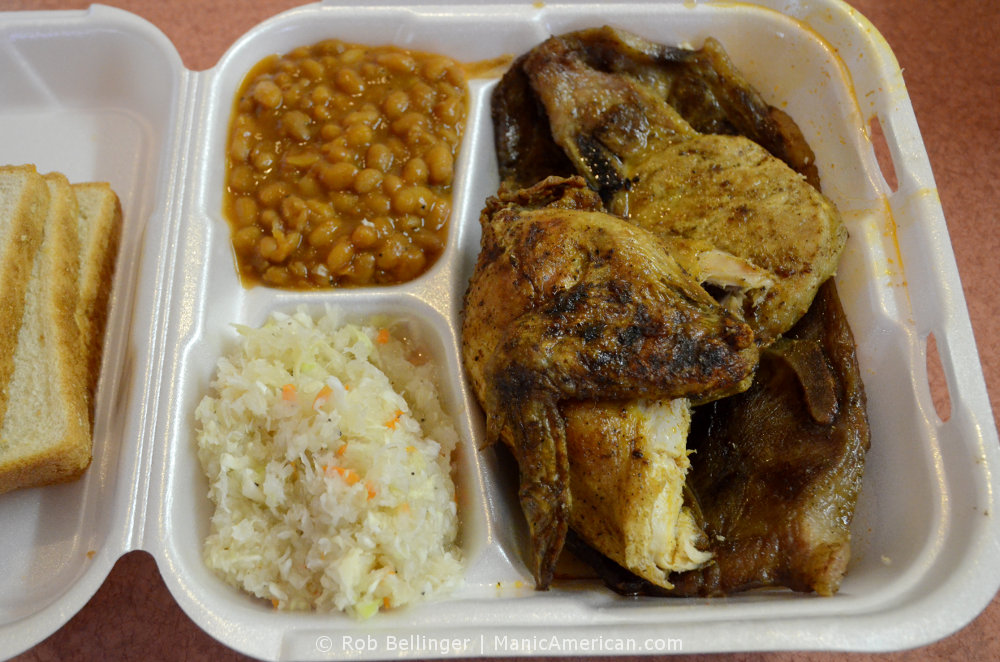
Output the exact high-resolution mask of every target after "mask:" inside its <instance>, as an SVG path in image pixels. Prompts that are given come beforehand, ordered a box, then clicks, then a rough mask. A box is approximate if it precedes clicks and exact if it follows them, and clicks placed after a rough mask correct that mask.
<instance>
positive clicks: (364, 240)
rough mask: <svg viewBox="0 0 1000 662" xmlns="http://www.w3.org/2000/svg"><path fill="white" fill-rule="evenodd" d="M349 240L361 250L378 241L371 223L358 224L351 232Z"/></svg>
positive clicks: (376, 233)
mask: <svg viewBox="0 0 1000 662" xmlns="http://www.w3.org/2000/svg"><path fill="white" fill-rule="evenodd" d="M351 241H352V242H354V245H355V246H357V247H358V248H360V249H362V250H364V249H366V248H371V247H372V246H374V245H375V242H376V241H378V232H376V230H375V228H374V227H372V226H371V225H359V226H358V227H356V228H354V232H352V233H351Z"/></svg>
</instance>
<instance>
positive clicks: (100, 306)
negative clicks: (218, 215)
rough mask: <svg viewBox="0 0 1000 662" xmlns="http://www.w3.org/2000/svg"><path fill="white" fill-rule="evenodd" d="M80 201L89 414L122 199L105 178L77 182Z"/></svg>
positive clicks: (81, 311) (81, 321)
mask: <svg viewBox="0 0 1000 662" xmlns="http://www.w3.org/2000/svg"><path fill="white" fill-rule="evenodd" d="M73 190H74V191H75V193H76V198H77V201H78V202H79V205H80V288H79V292H80V295H79V299H78V302H77V308H76V320H77V324H78V325H79V327H80V334H81V337H82V339H83V342H84V351H85V352H86V354H87V392H88V400H89V410H90V415H91V417H93V402H94V397H95V395H96V392H97V382H98V379H99V377H100V373H101V360H102V355H103V347H104V332H105V329H106V327H107V320H108V304H109V299H110V295H111V284H112V281H113V280H114V272H115V263H116V261H117V257H118V247H119V244H120V243H121V231H122V208H121V202H120V201H119V199H118V196H117V195H115V192H114V191H113V190H112V189H111V186H110V185H109V184H107V183H106V182H88V183H84V184H75V185H74V186H73Z"/></svg>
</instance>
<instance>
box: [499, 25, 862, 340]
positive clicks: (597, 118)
mask: <svg viewBox="0 0 1000 662" xmlns="http://www.w3.org/2000/svg"><path fill="white" fill-rule="evenodd" d="M606 33H607V31H605V32H604V33H602V34H606ZM610 34H612V35H620V33H614V32H611V33H610ZM595 41H596V43H597V44H598V45H597V46H593V44H592V43H591V42H595ZM644 43H646V42H642V41H641V40H638V39H636V38H632V40H631V41H628V40H625V39H623V38H618V39H617V41H610V42H609V41H608V40H603V41H601V40H595V39H594V38H593V37H591V38H590V40H589V41H588V40H582V41H581V39H580V38H579V37H577V36H573V35H570V36H569V37H553V38H551V39H549V40H547V41H546V42H544V43H543V44H542V45H540V46H538V47H536V48H535V49H533V50H532V51H530V52H529V53H528V54H527V55H526V56H524V57H523V58H522V59H521V60H519V63H518V65H519V67H518V73H517V74H516V75H517V76H521V75H523V76H524V78H525V79H526V80H527V82H528V83H529V84H530V86H531V91H532V92H533V94H534V97H535V98H536V99H537V101H538V103H539V104H540V108H541V111H535V112H543V113H544V115H545V117H546V119H547V120H548V127H549V130H550V132H551V137H552V139H553V141H554V142H555V143H556V144H557V145H558V146H559V147H560V148H561V149H562V151H563V153H564V154H565V156H566V157H567V159H568V161H569V163H570V164H572V166H573V167H574V168H575V169H576V170H577V171H578V172H579V173H581V174H583V175H584V176H585V177H586V179H587V181H588V183H589V184H590V185H591V187H592V188H594V189H595V190H597V191H598V192H600V194H601V195H602V197H603V199H604V200H605V201H606V203H607V206H608V210H609V211H610V212H611V213H613V214H615V215H618V216H621V217H623V218H626V219H628V220H630V221H631V222H633V223H635V224H637V225H640V226H642V227H643V228H646V229H647V230H650V231H651V232H653V233H654V234H656V235H658V236H660V237H661V238H663V239H664V240H666V241H670V240H672V239H677V238H680V239H684V240H688V241H694V242H698V243H699V244H701V245H703V246H704V245H707V246H708V247H710V248H711V249H714V250H715V251H717V252H718V253H725V254H728V255H730V256H732V258H731V259H730V260H729V261H728V264H730V265H731V266H734V267H737V270H736V273H735V274H729V273H719V272H716V280H715V282H712V281H708V280H705V279H699V280H701V282H704V283H706V284H714V285H719V286H720V287H721V289H722V291H723V292H724V293H725V294H729V295H733V294H735V295H738V296H737V297H736V298H735V299H733V301H734V302H735V306H734V309H735V308H736V307H740V308H741V310H740V313H741V314H742V315H743V317H744V319H745V320H746V321H747V322H748V324H750V326H751V327H752V328H753V330H754V332H755V335H756V337H757V341H758V343H760V344H761V345H766V344H768V343H770V342H772V341H773V340H774V339H775V338H777V337H778V336H780V335H781V334H782V333H783V332H785V331H787V330H788V329H789V328H791V326H792V325H793V324H795V322H796V321H797V320H798V319H799V318H800V317H801V316H802V315H803V314H804V313H805V311H806V309H807V308H808V306H809V303H810V302H811V301H812V298H813V297H814V296H815V294H816V291H817V289H818V288H819V285H820V284H821V283H822V282H823V281H825V280H826V279H827V278H829V277H830V276H831V275H832V274H833V273H834V271H835V269H836V265H837V262H838V260H839V257H840V253H841V252H842V250H843V247H844V244H845V242H846V239H847V232H846V230H845V228H844V225H843V223H842V221H841V219H840V215H839V214H838V212H837V210H836V208H835V207H834V205H833V204H832V203H831V202H830V201H829V200H827V199H826V198H825V197H824V196H823V195H822V194H821V193H820V192H819V191H818V190H817V189H816V188H815V187H814V186H812V185H810V184H809V182H808V181H806V179H805V178H804V176H803V175H801V174H799V173H797V172H796V171H795V170H793V169H792V168H791V167H789V166H788V165H787V164H786V163H784V162H783V161H782V160H780V159H779V158H777V157H775V156H774V155H772V154H771V153H770V152H769V151H768V150H767V149H765V148H764V147H762V146H761V145H759V144H757V143H756V142H754V141H752V140H750V139H749V138H746V137H744V136H739V135H717V134H704V133H701V132H699V131H696V130H695V129H694V128H693V127H692V126H691V124H689V123H688V122H687V121H686V120H685V119H684V118H683V117H682V116H681V114H680V113H679V112H678V111H677V110H676V109H675V108H674V107H673V106H672V105H671V104H670V103H669V102H668V98H669V96H670V91H669V90H667V91H664V90H663V89H660V88H662V87H663V81H662V80H659V79H655V78H654V77H653V76H652V74H650V73H648V71H649V69H650V67H649V66H646V65H644V66H645V68H643V67H639V65H636V66H633V67H631V68H630V67H628V66H626V65H625V64H623V62H628V61H629V59H628V58H627V57H625V55H627V54H628V53H630V52H637V51H639V49H638V47H636V44H644ZM581 44H582V45H581ZM609 44H611V45H614V44H619V45H620V47H621V48H629V49H631V50H627V51H626V54H625V55H621V54H619V57H618V59H615V58H614V57H613V56H612V55H611V54H610V53H612V52H613V49H612V48H611V46H610V45H609ZM588 48H589V49H590V50H588ZM660 48H663V47H660ZM651 50H653V48H652V46H650V47H648V48H647V51H651ZM712 52H713V53H714V51H712ZM664 57H666V56H664ZM706 57H707V56H706ZM588 58H590V60H592V61H596V62H597V63H598V64H601V65H604V66H606V67H609V68H611V69H612V71H604V70H600V69H597V68H594V66H592V64H591V62H590V61H588ZM647 59H648V58H647ZM707 59H711V58H707ZM716 59H718V58H716ZM637 72H638V73H637ZM726 80H728V79H726ZM717 87H720V88H721V89H723V90H725V89H728V88H727V87H726V86H724V85H721V84H720V85H717ZM510 88H511V89H513V90H519V91H521V92H523V88H522V87H520V86H519V85H518V84H516V80H515V81H514V82H512V83H511V85H510ZM720 96H724V95H721V93H720ZM730 96H736V95H735V93H734V94H731V95H730ZM700 98H702V99H704V98H705V95H704V94H703V95H702V96H701V97H700ZM713 98H714V97H713ZM727 98H728V97H727ZM515 101H516V100H515V99H511V100H509V102H510V103H511V104H513V103H515ZM498 109H499V110H503V104H495V110H498ZM720 112H721V111H720ZM706 123H707V124H708V125H709V127H710V128H711V126H714V124H713V121H706ZM738 123H740V122H738ZM715 124H717V122H715ZM742 124H744V125H746V126H749V127H751V128H753V127H754V126H755V124H754V122H753V121H751V120H746V121H743V122H742ZM768 126H770V125H768ZM538 131H540V129H535V132H536V133H537V132H538ZM760 132H761V131H758V133H760ZM779 134H780V132H779ZM781 135H783V134H781ZM532 140H534V139H533V138H530V137H526V140H525V142H526V143H527V142H532ZM501 143H502V144H503V145H505V146H506V147H504V150H503V151H501V158H502V159H503V158H504V156H505V155H506V159H507V161H511V159H515V160H516V158H517V156H518V155H524V154H526V152H525V148H524V147H523V146H522V147H517V148H512V147H510V145H511V141H510V140H504V139H503V137H502V136H501ZM782 144H784V143H782ZM780 146H781V144H779V147H780ZM519 150H520V151H519ZM785 151H786V152H791V153H792V154H793V156H794V157H795V158H799V159H804V160H808V159H807V157H804V156H801V155H799V154H798V152H794V150H791V149H790V148H788V149H785ZM790 158H791V157H790ZM803 167H804V168H805V166H803ZM683 248H684V246H683V245H681V246H680V248H678V249H675V253H677V257H678V259H679V260H680V261H681V262H685V258H683V257H682V256H681V255H680V253H679V252H678V251H680V250H683ZM687 261H688V262H691V261H694V262H697V261H698V260H697V258H696V257H695V258H687ZM747 270H749V271H752V272H755V273H756V274H757V275H758V276H759V277H758V278H757V279H756V282H755V284H744V285H741V284H740V283H739V280H740V278H739V272H740V271H747ZM694 275H695V277H696V278H697V277H698V276H699V274H697V273H694Z"/></svg>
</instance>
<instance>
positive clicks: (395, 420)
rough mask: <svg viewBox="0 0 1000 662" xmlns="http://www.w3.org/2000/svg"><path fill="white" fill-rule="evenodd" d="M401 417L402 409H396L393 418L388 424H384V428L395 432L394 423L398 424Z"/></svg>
mask: <svg viewBox="0 0 1000 662" xmlns="http://www.w3.org/2000/svg"><path fill="white" fill-rule="evenodd" d="M402 417H403V410H402V409H397V410H396V415H395V416H393V417H392V420H390V421H389V422H388V423H386V424H385V426H386V427H387V428H389V429H390V430H395V429H396V423H398V422H399V419H400V418H402Z"/></svg>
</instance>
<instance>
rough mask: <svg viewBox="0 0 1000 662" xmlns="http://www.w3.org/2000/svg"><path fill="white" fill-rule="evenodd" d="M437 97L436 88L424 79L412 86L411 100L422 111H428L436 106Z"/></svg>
mask: <svg viewBox="0 0 1000 662" xmlns="http://www.w3.org/2000/svg"><path fill="white" fill-rule="evenodd" d="M436 97H437V95H436V94H435V93H434V88H432V87H431V86H430V85H428V84H427V83H425V82H423V81H417V82H416V83H414V84H413V87H411V88H410V101H411V103H412V104H413V107H414V108H416V109H418V110H420V111H422V112H425V113H428V112H430V111H431V109H432V108H434V103H435V102H436V101H437V98H436Z"/></svg>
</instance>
